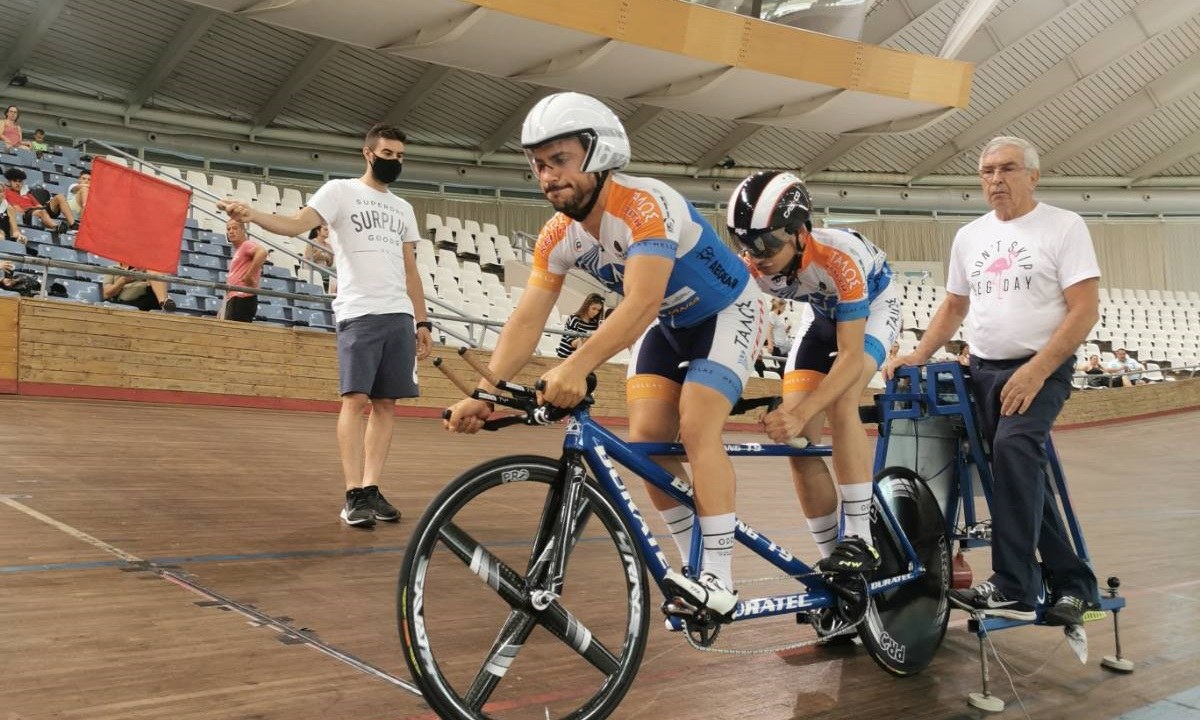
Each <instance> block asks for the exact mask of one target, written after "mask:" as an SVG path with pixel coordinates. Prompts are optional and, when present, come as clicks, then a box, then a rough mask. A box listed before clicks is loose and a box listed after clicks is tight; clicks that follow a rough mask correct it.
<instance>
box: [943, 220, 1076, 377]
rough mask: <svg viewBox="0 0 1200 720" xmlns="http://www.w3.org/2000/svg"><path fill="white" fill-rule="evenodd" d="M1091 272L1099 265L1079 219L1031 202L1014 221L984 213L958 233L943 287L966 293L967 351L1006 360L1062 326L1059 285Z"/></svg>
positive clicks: (1025, 351) (1026, 352) (1020, 355)
mask: <svg viewBox="0 0 1200 720" xmlns="http://www.w3.org/2000/svg"><path fill="white" fill-rule="evenodd" d="M1095 277H1100V266H1099V264H1098V263H1097V262H1096V251H1095V248H1093V247H1092V236H1091V234H1090V233H1088V229H1087V225H1085V224H1084V222H1083V218H1081V217H1080V216H1079V215H1077V214H1076V213H1073V212H1071V211H1070V210H1063V209H1061V208H1056V207H1054V206H1051V205H1046V204H1045V203H1038V204H1037V206H1036V207H1034V209H1033V210H1032V211H1030V212H1028V213H1026V214H1025V215H1022V216H1021V217H1019V218H1016V219H1014V220H1009V221H1007V222H1005V221H1003V220H1000V219H999V218H997V217H996V213H995V212H990V213H988V214H987V215H984V216H983V217H981V218H979V219H977V220H975V221H973V222H971V223H969V224H967V225H965V226H964V227H963V228H962V229H961V230H959V231H958V234H957V235H955V237H954V246H953V248H952V249H951V250H950V268H949V276H948V279H947V280H946V290H947V291H949V292H952V293H954V294H955V295H965V296H969V298H970V301H971V309H970V312H968V314H967V320H966V335H967V337H970V338H971V354H972V355H978V356H979V357H981V358H983V359H985V360H1014V359H1019V358H1026V357H1029V356H1031V355H1033V354H1034V353H1036V352H1038V351H1039V350H1041V349H1042V347H1044V346H1045V345H1046V343H1047V342H1048V341H1049V340H1050V336H1051V335H1053V334H1054V331H1055V330H1056V329H1058V326H1059V325H1061V324H1062V321H1063V319H1064V318H1065V317H1066V315H1067V303H1066V299H1065V298H1064V296H1063V290H1065V289H1066V288H1068V287H1070V286H1072V285H1074V284H1076V283H1078V282H1080V281H1082V280H1087V279H1089V278H1095Z"/></svg>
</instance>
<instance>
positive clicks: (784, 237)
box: [742, 228, 791, 260]
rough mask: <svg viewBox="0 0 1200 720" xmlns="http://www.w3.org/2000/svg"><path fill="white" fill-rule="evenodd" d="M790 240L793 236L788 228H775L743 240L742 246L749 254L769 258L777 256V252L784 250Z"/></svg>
mask: <svg viewBox="0 0 1200 720" xmlns="http://www.w3.org/2000/svg"><path fill="white" fill-rule="evenodd" d="M790 240H791V236H790V235H788V233H787V230H785V229H783V228H775V229H774V230H766V231H764V232H760V233H758V234H757V235H752V236H750V237H748V238H746V239H745V240H742V248H743V249H744V250H745V251H746V254H747V255H749V256H750V257H752V258H754V259H756V260H767V259H770V258H773V257H775V254H776V253H778V252H779V251H780V250H782V249H783V246H784V245H786V244H787V243H788V242H789V241H790Z"/></svg>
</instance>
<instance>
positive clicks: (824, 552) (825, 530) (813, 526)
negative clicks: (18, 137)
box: [804, 510, 838, 558]
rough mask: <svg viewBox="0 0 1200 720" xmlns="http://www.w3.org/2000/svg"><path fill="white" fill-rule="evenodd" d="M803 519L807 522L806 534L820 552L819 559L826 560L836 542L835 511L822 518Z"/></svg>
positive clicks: (836, 525)
mask: <svg viewBox="0 0 1200 720" xmlns="http://www.w3.org/2000/svg"><path fill="white" fill-rule="evenodd" d="M804 519H805V520H806V521H808V532H809V533H810V534H811V535H812V538H813V540H814V541H815V542H816V543H817V550H820V551H821V557H823V558H827V557H829V556H830V555H832V554H833V549H834V548H835V547H837V540H838V512H837V510H834V511H833V512H831V513H829V514H828V515H825V516H824V517H815V518H804Z"/></svg>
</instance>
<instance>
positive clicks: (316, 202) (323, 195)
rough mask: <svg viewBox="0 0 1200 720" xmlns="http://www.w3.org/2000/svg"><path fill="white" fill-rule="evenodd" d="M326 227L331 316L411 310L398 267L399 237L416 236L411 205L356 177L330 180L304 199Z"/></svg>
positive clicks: (344, 317)
mask: <svg viewBox="0 0 1200 720" xmlns="http://www.w3.org/2000/svg"><path fill="white" fill-rule="evenodd" d="M308 206H309V207H311V208H312V209H313V210H316V211H317V213H318V214H320V216H321V217H322V218H323V219H324V220H325V222H326V223H327V224H328V225H329V229H330V230H331V232H330V234H329V240H330V244H331V245H332V246H333V259H334V264H335V265H336V267H337V276H338V277H337V279H338V285H337V297H336V298H335V299H334V301H333V314H334V317H335V318H337V320H338V321H339V322H340V321H342V320H349V319H350V318H356V317H359V316H360V315H383V314H386V313H408V314H409V315H412V314H413V305H412V300H411V299H409V297H408V290H407V282H406V276H405V273H404V247H403V246H404V243H415V242H416V241H417V240H419V239H420V231H418V230H417V216H416V214H415V213H413V209H412V205H410V204H409V203H408V202H407V201H405V200H402V199H400V198H398V197H396V196H395V195H393V194H392V193H391V192H390V191H383V192H380V191H378V190H375V189H373V188H371V187H370V186H368V185H367V184H366V183H364V182H363V181H362V180H359V179H357V178H354V179H350V180H330V181H329V182H327V183H325V184H324V185H322V186H321V188H320V189H319V190H317V192H315V193H314V194H313V196H312V198H311V199H310V200H309V201H308Z"/></svg>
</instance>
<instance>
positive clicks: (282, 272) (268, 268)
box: [263, 265, 292, 280]
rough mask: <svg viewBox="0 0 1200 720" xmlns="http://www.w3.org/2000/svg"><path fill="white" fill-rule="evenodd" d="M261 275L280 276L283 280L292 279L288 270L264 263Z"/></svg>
mask: <svg viewBox="0 0 1200 720" xmlns="http://www.w3.org/2000/svg"><path fill="white" fill-rule="evenodd" d="M263 276H264V277H273V278H282V279H285V280H291V279H292V274H291V273H290V272H288V271H287V270H286V269H284V268H281V267H279V266H277V265H264V266H263Z"/></svg>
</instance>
